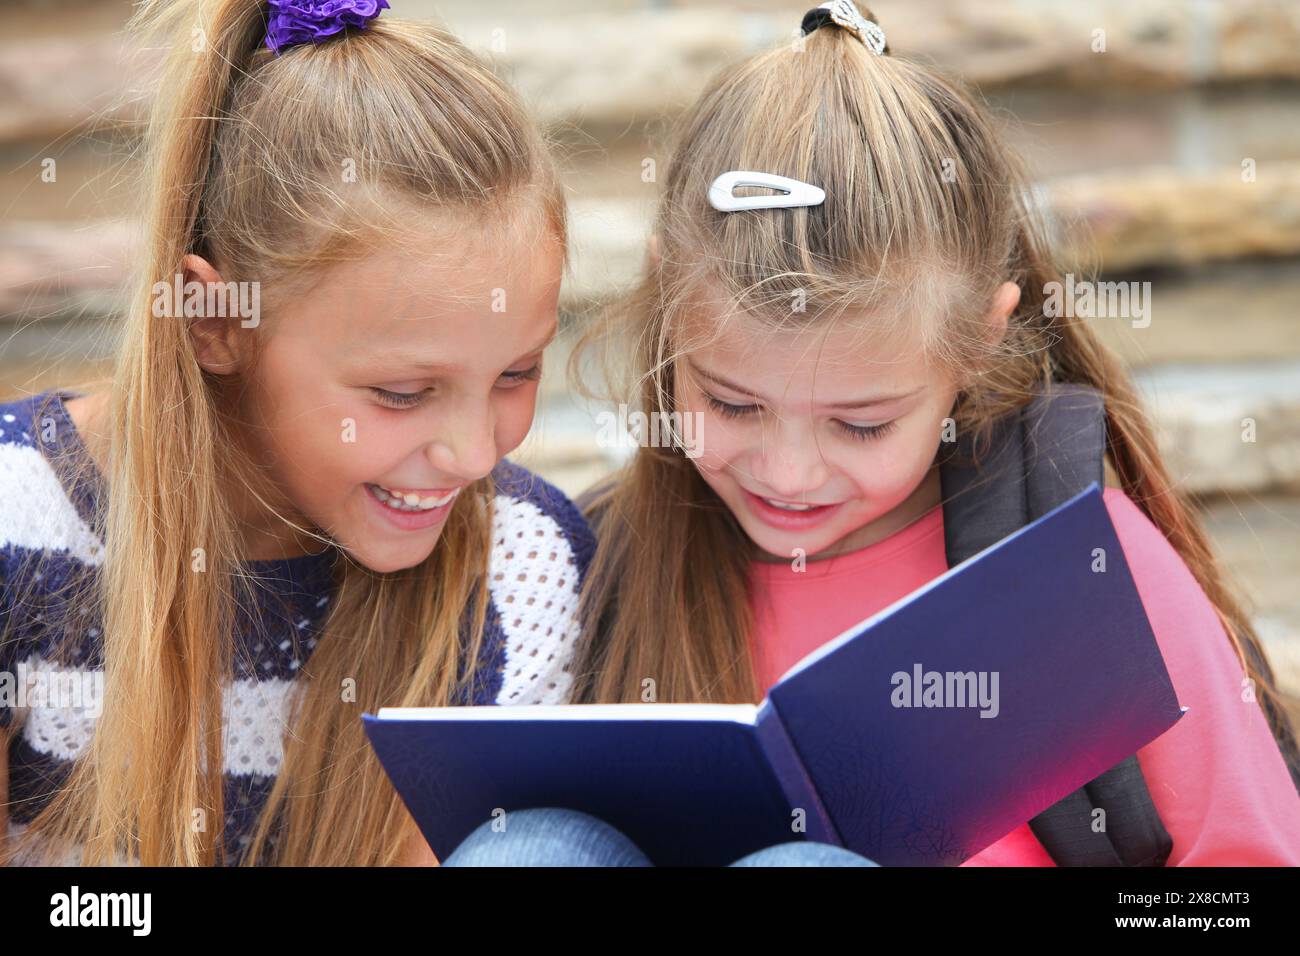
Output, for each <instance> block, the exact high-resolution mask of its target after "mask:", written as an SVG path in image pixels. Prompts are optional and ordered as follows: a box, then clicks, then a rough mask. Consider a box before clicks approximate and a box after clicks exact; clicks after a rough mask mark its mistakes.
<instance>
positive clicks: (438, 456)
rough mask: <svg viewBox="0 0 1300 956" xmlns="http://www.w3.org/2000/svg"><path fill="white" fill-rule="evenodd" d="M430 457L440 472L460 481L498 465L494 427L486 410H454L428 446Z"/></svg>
mask: <svg viewBox="0 0 1300 956" xmlns="http://www.w3.org/2000/svg"><path fill="white" fill-rule="evenodd" d="M427 454H428V456H429V461H430V462H431V463H432V464H433V466H434V468H436V469H437V470H438V471H439V472H440V473H442V474H446V475H454V476H456V477H457V478H459V479H460V480H462V481H466V482H470V481H477V480H478V479H480V478H484V477H486V476H487V475H488V474H490V473H491V471H492V469H493V468H495V467H496V465H497V444H496V427H495V422H494V420H493V418H492V415H491V413H490V412H489V411H487V410H481V411H478V412H469V411H468V410H466V412H465V413H463V414H456V415H453V416H452V417H451V419H450V420H449V421H448V422H447V427H446V429H445V430H444V431H443V434H442V435H440V436H439V437H438V438H436V439H434V440H433V441H431V442H430V443H429V445H428V448H427Z"/></svg>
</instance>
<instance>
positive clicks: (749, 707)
mask: <svg viewBox="0 0 1300 956" xmlns="http://www.w3.org/2000/svg"><path fill="white" fill-rule="evenodd" d="M757 715H758V707H757V706H756V705H754V704H524V705H522V706H518V707H511V706H508V705H506V706H503V705H499V704H484V705H480V706H475V707H381V708H379V712H378V713H377V714H376V715H375V716H376V717H377V718H378V719H379V720H717V721H734V722H736V723H740V724H752V723H754V721H755V718H756V717H757Z"/></svg>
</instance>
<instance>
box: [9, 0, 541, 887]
mask: <svg viewBox="0 0 1300 956" xmlns="http://www.w3.org/2000/svg"><path fill="white" fill-rule="evenodd" d="M265 11H266V5H265V3H263V2H261V0H145V2H144V3H143V4H142V5H141V7H140V8H139V9H138V10H137V12H136V14H135V16H134V17H133V20H132V23H131V27H132V28H134V29H138V30H140V31H142V33H143V34H144V35H145V37H146V38H147V39H148V40H156V41H159V42H158V43H157V44H155V45H161V46H162V47H163V48H164V49H165V50H166V51H167V53H166V62H165V64H164V67H163V72H162V74H161V81H160V83H159V87H158V89H159V92H158V96H157V99H156V101H155V103H154V107H153V112H152V116H151V121H150V126H149V130H148V138H147V140H146V144H147V147H148V150H147V153H146V159H147V170H146V175H145V180H144V181H145V185H146V201H147V203H148V206H147V209H146V211H145V218H144V228H145V242H144V247H143V248H142V249H141V250H140V255H141V257H142V258H141V261H140V268H139V275H138V278H137V279H136V280H134V290H133V294H132V297H131V299H130V301H129V303H128V308H127V311H126V316H125V322H124V329H123V333H122V344H121V348H120V351H119V353H118V356H117V361H116V366H115V372H114V379H113V384H112V391H111V403H110V404H111V409H110V411H109V412H108V415H107V420H106V425H107V428H108V437H109V441H108V448H107V450H106V453H107V461H108V466H107V468H106V473H105V478H106V481H107V492H108V494H107V502H106V503H105V504H104V507H103V508H102V509H101V515H100V516H99V518H98V527H97V529H96V530H97V531H98V532H99V533H100V534H101V535H102V536H103V537H104V540H105V542H106V548H107V550H106V553H105V558H104V563H103V567H102V569H100V571H99V573H98V575H96V576H94V577H93V578H92V576H90V575H85V576H84V577H85V581H84V582H83V583H84V585H85V587H84V588H83V591H84V593H82V594H80V595H79V596H78V597H77V599H76V601H74V602H70V604H75V605H76V606H77V608H78V609H79V610H80V609H81V608H82V607H92V606H93V607H94V608H95V609H97V610H98V611H99V612H100V613H101V614H102V620H103V652H104V659H105V665H106V666H105V699H104V702H103V712H102V716H101V717H100V718H99V721H98V725H97V727H96V729H95V732H94V734H93V737H92V739H91V741H90V743H89V745H88V746H87V748H86V750H85V751H83V753H82V754H80V755H79V756H78V758H77V759H76V760H75V762H74V764H73V767H72V771H71V776H70V778H69V781H68V785H67V786H66V787H63V788H61V789H60V791H59V792H58V793H57V794H56V796H55V798H54V799H53V800H52V801H51V802H50V804H49V805H48V806H47V807H46V808H44V809H43V811H42V812H41V813H40V814H39V815H38V817H37V818H36V819H35V820H34V821H33V822H32V825H31V826H30V827H29V828H28V831H27V832H26V833H24V834H23V839H24V842H25V841H28V840H32V841H34V842H35V843H36V844H39V845H33V846H27V847H26V848H25V849H24V850H23V851H21V852H23V853H31V852H34V853H37V854H43V853H46V852H48V853H50V854H51V855H57V856H60V857H61V856H64V855H65V854H66V853H68V852H69V849H72V850H73V852H75V850H76V847H77V845H78V844H81V845H83V846H84V853H83V854H82V857H81V859H82V861H83V862H85V863H88V864H94V863H101V862H111V861H114V860H121V859H127V860H132V859H134V860H138V861H139V862H140V863H142V864H145V865H205V864H212V863H214V862H216V861H217V860H218V859H224V860H226V861H227V862H229V861H230V860H231V859H233V857H234V854H235V853H237V852H239V850H240V848H238V847H222V846H220V844H221V842H222V840H221V835H222V833H223V830H224V826H223V824H224V821H225V813H226V809H227V808H225V807H224V806H223V798H222V782H223V775H222V768H223V754H222V696H223V684H224V682H225V681H227V680H228V679H229V678H230V676H231V674H232V656H233V655H232V650H231V648H232V644H233V643H234V642H233V640H230V639H217V638H219V637H221V636H225V635H229V636H232V637H233V628H234V627H235V624H236V617H237V608H238V607H239V606H240V605H241V602H243V601H247V600H249V599H250V595H251V591H252V588H253V586H254V585H253V584H252V582H251V581H250V580H249V579H248V576H247V574H246V573H245V572H244V571H242V570H241V563H240V561H239V560H238V555H239V554H240V543H239V542H240V536H239V529H238V528H237V527H236V521H235V519H234V516H233V512H232V506H231V502H230V499H229V497H228V494H227V489H228V488H230V487H232V484H233V483H239V484H240V485H242V486H243V487H245V488H246V489H248V490H249V491H250V492H253V493H257V494H261V493H262V492H263V491H264V490H265V489H264V488H259V487H258V484H257V478H256V476H255V475H254V474H253V473H252V472H251V470H250V469H248V468H247V462H246V461H245V460H242V459H240V458H239V457H238V455H237V449H238V447H239V443H238V442H237V441H235V440H234V439H235V437H236V436H235V435H234V432H233V430H234V428H235V427H236V426H235V425H234V424H233V423H232V421H231V417H230V415H229V414H228V410H227V409H225V407H224V406H223V403H222V401H221V397H220V395H221V389H220V388H219V387H218V383H217V382H216V381H215V380H214V377H213V376H211V375H210V374H208V373H206V372H204V371H203V370H202V369H201V368H200V367H199V365H198V364H197V362H196V360H195V354H194V350H193V346H192V343H191V340H190V336H189V335H188V333H187V331H186V329H185V327H184V325H183V323H180V322H178V321H176V320H174V319H173V320H166V319H163V320H159V319H156V318H154V317H153V315H152V311H151V300H152V295H153V293H152V290H153V288H154V284H155V283H157V282H159V281H164V282H167V281H170V280H171V277H172V276H174V275H176V274H177V273H178V272H179V271H180V263H181V260H182V257H183V256H184V255H186V254H187V253H190V252H197V253H199V254H202V255H204V256H206V257H208V258H209V260H210V261H212V262H214V263H216V264H218V266H219V269H220V271H221V273H222V279H223V280H224V281H227V282H229V281H240V280H246V279H252V278H256V279H257V280H260V282H261V284H262V286H263V287H264V288H265V290H266V292H265V294H264V295H263V298H262V305H263V311H264V313H265V314H266V316H267V321H268V322H270V323H273V322H274V317H275V309H276V304H277V303H278V302H283V301H285V300H286V299H288V298H289V297H290V296H292V295H293V290H295V289H296V288H299V287H300V284H301V283H302V282H303V281H306V280H307V279H308V278H310V276H311V275H313V274H314V272H315V270H317V269H321V268H326V267H328V265H329V264H331V263H333V262H337V261H341V260H343V259H346V258H349V257H353V256H360V255H364V254H366V253H367V252H368V251H373V250H374V249H375V248H376V243H380V242H383V243H397V242H403V241H418V240H416V239H415V237H416V236H417V235H418V234H417V233H416V232H415V231H414V230H412V229H411V228H409V224H410V223H411V222H420V221H424V222H428V221H430V220H436V219H437V218H438V217H439V216H440V215H443V214H444V213H446V214H447V215H463V214H465V213H470V214H472V215H473V216H475V217H477V218H478V219H479V220H481V221H482V222H484V223H485V224H491V223H498V224H500V223H515V224H516V226H517V225H518V221H519V220H520V219H521V217H527V219H528V223H529V226H528V227H529V228H535V229H538V230H540V231H543V232H545V234H546V235H548V236H551V237H553V238H554V239H555V240H556V241H558V242H560V243H561V244H563V243H564V241H565V212H564V201H563V196H562V193H561V191H560V188H559V185H558V180H557V178H556V174H555V169H554V166H553V163H552V160H551V158H550V155H549V151H548V147H547V143H546V142H545V140H544V139H543V137H542V135H541V134H540V133H539V132H538V130H537V129H536V128H535V127H534V126H533V124H532V123H531V121H530V120H529V117H528V116H527V115H526V113H525V111H524V109H523V107H522V105H521V104H520V102H519V101H518V99H517V97H516V96H515V95H514V94H513V93H512V92H511V91H510V90H509V88H508V87H507V86H506V85H505V84H504V83H502V82H501V81H500V80H499V79H498V78H497V77H496V76H494V75H493V73H492V71H491V70H490V69H489V67H488V66H487V65H486V64H485V63H484V62H482V61H480V60H479V59H478V58H477V57H475V56H474V55H472V54H471V53H470V52H469V51H468V50H467V49H466V48H465V47H464V46H462V45H461V44H460V43H459V42H458V41H457V40H455V39H454V38H453V37H451V36H450V35H448V34H446V33H444V32H443V31H441V30H439V29H437V28H435V27H432V26H429V25H426V24H422V23H418V22H412V21H403V20H401V19H398V18H394V17H389V16H387V15H385V16H382V17H380V18H378V19H376V20H373V21H371V22H370V24H369V26H368V28H367V29H366V30H364V31H363V32H350V33H349V35H345V36H339V37H334V38H331V39H330V40H329V41H327V42H324V43H322V44H320V45H315V46H314V45H313V44H311V43H308V44H305V45H302V46H299V47H295V48H292V49H289V50H287V51H284V52H283V53H282V54H281V55H278V56H277V55H275V54H274V53H272V52H271V51H270V50H269V49H266V48H265V47H264V46H263V45H262V42H261V41H262V38H263V34H264V32H265V27H266V20H265V17H266V12H265ZM347 160H351V161H352V162H353V164H354V169H355V182H348V181H346V180H345V179H343V177H342V176H341V172H342V168H343V164H344V162H345V161H347ZM345 183H346V185H345ZM404 223H405V224H408V225H407V226H406V227H404V226H403V224H404ZM264 324H265V323H264ZM470 490H471V491H473V492H474V493H473V494H463V495H461V496H460V500H459V502H458V504H457V505H456V507H455V509H454V510H453V511H452V514H451V515H450V517H449V518H448V521H447V524H446V527H445V529H444V531H443V533H442V536H441V539H440V541H439V544H438V546H437V547H436V548H435V549H434V551H433V553H432V555H431V556H430V557H429V558H428V559H426V560H425V561H424V562H422V563H421V564H419V565H418V566H416V567H412V568H408V569H405V570H401V571H397V572H393V573H382V574H381V573H375V572H372V571H369V570H368V569H366V568H364V567H362V566H360V565H359V564H357V563H355V562H354V561H352V560H350V559H349V558H348V556H347V555H346V554H344V553H342V552H341V551H338V552H337V554H336V556H335V558H334V564H333V572H332V573H333V585H334V587H335V588H336V592H335V597H334V599H333V601H332V603H331V611H330V615H329V617H328V619H327V620H326V621H325V623H324V625H323V630H322V633H321V635H320V637H319V642H318V646H317V647H316V648H315V649H314V651H313V652H312V654H311V656H310V658H309V659H308V661H307V663H306V665H305V666H304V669H303V670H304V673H303V675H302V680H301V681H299V682H295V684H296V687H295V690H296V692H298V693H299V696H298V697H295V698H293V699H294V701H295V703H294V707H293V712H292V715H291V717H290V723H289V727H290V730H289V731H288V733H286V735H285V749H284V756H283V761H282V764H281V766H280V769H279V773H278V775H277V778H276V781H275V784H274V788H273V790H272V791H271V793H270V795H269V797H268V799H267V801H266V805H265V807H264V808H263V809H262V811H261V814H260V816H259V818H258V822H257V825H256V828H255V832H254V834H253V838H252V840H251V843H250V844H249V846H248V848H247V851H246V852H245V853H244V855H243V856H242V862H244V863H246V864H252V863H259V864H265V863H274V864H285V865H391V864H394V863H396V862H398V857H399V853H400V852H401V850H402V847H403V845H404V844H405V841H406V839H407V838H408V837H409V836H411V835H412V834H414V833H415V832H416V831H415V829H414V827H413V825H411V824H410V822H409V817H407V815H406V813H405V810H404V809H403V807H402V805H401V801H400V799H399V798H398V796H397V794H396V792H395V791H394V790H393V788H392V787H391V785H390V784H389V782H388V780H387V778H386V777H385V775H384V774H383V771H382V768H381V767H380V766H379V764H378V762H377V761H376V759H375V758H374V756H373V754H372V753H371V751H370V748H369V746H368V744H367V742H366V740H365V737H364V734H363V731H362V728H361V720H360V714H361V713H362V712H363V711H365V710H371V711H373V710H375V709H376V708H377V707H378V706H379V705H381V704H382V705H394V706H397V705H401V706H438V705H445V704H448V703H452V702H455V701H458V700H461V699H462V697H463V695H465V694H467V693H468V691H469V689H470V688H473V687H474V686H475V685H476V681H478V682H481V677H479V676H478V675H477V674H476V667H475V665H476V663H477V662H478V661H479V657H480V647H481V644H482V639H483V637H482V632H483V627H484V621H485V616H486V605H487V600H488V598H487V587H486V571H487V560H488V553H489V547H490V531H491V494H492V488H491V482H490V480H485V481H483V482H479V483H477V484H476V485H475V486H474V487H473V488H472V489H470ZM308 530H309V531H310V529H308ZM197 548H202V549H203V553H204V554H205V555H206V562H207V566H206V571H205V573H194V572H193V571H192V570H191V562H192V555H193V553H194V549H197ZM92 580H93V581H94V582H95V586H94V587H93V588H92V587H90V582H91V581H92ZM66 637H67V639H69V640H72V639H74V637H75V635H74V634H73V633H72V628H71V627H69V632H68V634H67V635H66ZM352 685H354V686H355V699H354V700H351V699H349V700H344V699H343V693H342V688H344V687H345V686H352ZM202 818H206V820H208V821H213V823H211V824H208V825H206V826H196V825H195V821H196V819H202ZM38 836H39V837H42V838H43V839H42V840H39V841H36V840H35V838H36V837H38Z"/></svg>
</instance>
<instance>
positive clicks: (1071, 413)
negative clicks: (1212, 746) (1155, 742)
mask: <svg viewBox="0 0 1300 956" xmlns="http://www.w3.org/2000/svg"><path fill="white" fill-rule="evenodd" d="M951 452H952V453H950V454H948V455H946V456H945V458H944V460H943V461H942V462H941V465H940V469H939V477H940V485H941V487H942V493H943V520H944V547H945V551H946V553H947V559H948V566H949V567H954V566H955V565H957V564H960V563H961V562H962V561H964V560H966V559H967V558H969V557H970V556H971V555H974V554H977V553H978V552H980V551H982V550H984V548H986V547H989V546H990V545H993V544H996V543H997V542H998V541H1000V540H1002V539H1003V538H1004V537H1006V536H1007V535H1009V534H1011V533H1012V532H1013V531H1016V530H1017V529H1019V528H1021V527H1022V526H1024V525H1025V524H1027V523H1028V522H1030V521H1033V520H1034V519H1036V518H1039V517H1041V516H1042V515H1044V514H1046V513H1047V512H1048V511H1050V510H1052V508H1054V507H1056V506H1057V505H1059V504H1061V503H1062V502H1063V501H1065V500H1067V499H1068V498H1071V497H1073V496H1074V495H1075V494H1078V493H1079V492H1080V491H1083V490H1084V489H1085V488H1086V487H1087V486H1088V485H1089V484H1091V483H1092V482H1094V481H1095V482H1097V483H1098V484H1103V483H1104V482H1105V455H1106V414H1105V406H1104V403H1103V401H1102V396H1101V394H1100V393H1099V392H1098V391H1097V390H1096V389H1093V388H1090V387H1088V386H1085V385H1062V384H1059V383H1053V384H1052V385H1051V386H1050V388H1049V389H1045V390H1044V391H1043V392H1042V394H1040V395H1038V396H1037V397H1036V398H1034V399H1033V401H1031V402H1030V403H1029V404H1028V405H1027V406H1025V408H1024V409H1022V410H1021V413H1020V414H1019V415H1009V416H1007V417H1006V418H1004V419H1002V420H1001V421H999V422H998V423H997V424H996V425H995V426H994V430H993V434H992V440H991V442H990V443H989V447H988V451H987V452H986V454H985V456H984V459H983V461H982V462H981V463H980V466H979V467H978V468H976V467H974V466H973V465H972V464H971V452H972V447H971V445H970V443H969V436H962V437H961V438H959V439H958V442H957V444H956V447H955V448H954V449H952V450H951ZM1098 809H1101V810H1103V811H1104V820H1105V832H1102V833H1097V832H1094V830H1093V816H1094V812H1095V811H1096V810H1098ZM1029 826H1030V829H1031V830H1033V832H1034V836H1036V837H1037V838H1038V840H1039V842H1040V843H1042V844H1043V847H1044V848H1045V849H1046V850H1047V852H1048V854H1049V855H1050V856H1051V857H1052V859H1053V860H1054V861H1055V862H1056V864H1057V865H1058V866H1163V865H1164V863H1165V860H1166V859H1168V857H1169V853H1170V851H1171V850H1172V849H1173V840H1172V839H1171V838H1170V836H1169V834H1168V832H1167V831H1166V830H1165V828H1164V825H1163V824H1162V823H1161V822H1160V816H1159V814H1158V813H1157V812H1156V808H1155V804H1154V803H1152V801H1151V794H1150V791H1149V790H1148V789H1147V785H1146V780H1145V779H1144V778H1143V776H1142V769H1141V767H1140V766H1139V765H1138V762H1137V757H1136V756H1130V757H1128V758H1127V759H1126V760H1124V761H1123V762H1121V763H1120V764H1118V765H1116V766H1115V767H1113V768H1111V769H1110V770H1108V771H1107V772H1106V773H1104V774H1102V775H1101V776H1100V777H1098V778H1097V779H1096V780H1093V781H1092V782H1091V783H1089V784H1087V785H1085V786H1083V787H1081V788H1080V789H1079V790H1076V791H1075V792H1074V793H1072V794H1070V795H1068V796H1066V797H1065V798H1064V799H1062V800H1060V801H1058V802H1057V803H1056V804H1054V805H1052V806H1050V807H1048V808H1047V809H1046V810H1044V811H1043V812H1042V813H1040V814H1039V815H1038V816H1036V817H1034V819H1032V820H1030V821H1029Z"/></svg>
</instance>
